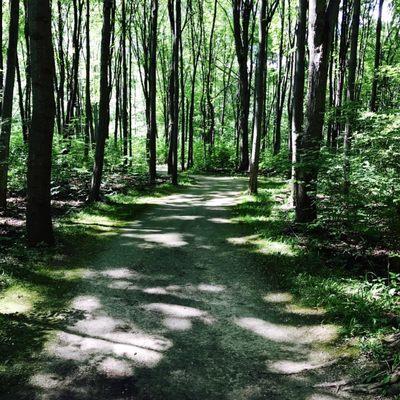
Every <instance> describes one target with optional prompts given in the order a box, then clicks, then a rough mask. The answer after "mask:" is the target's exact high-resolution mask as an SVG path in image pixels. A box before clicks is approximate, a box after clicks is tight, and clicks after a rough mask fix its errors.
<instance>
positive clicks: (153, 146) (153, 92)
mask: <svg viewBox="0 0 400 400" xmlns="http://www.w3.org/2000/svg"><path fill="white" fill-rule="evenodd" d="M151 6H152V7H151V19H150V46H149V47H150V55H149V56H150V63H149V105H150V115H149V119H150V120H149V122H150V123H149V135H148V141H149V144H148V148H149V176H150V183H154V182H155V180H156V177H157V39H158V38H157V36H158V0H152V4H151Z"/></svg>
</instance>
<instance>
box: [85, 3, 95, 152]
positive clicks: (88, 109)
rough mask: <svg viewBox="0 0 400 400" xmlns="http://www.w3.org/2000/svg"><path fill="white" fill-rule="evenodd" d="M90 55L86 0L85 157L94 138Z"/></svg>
mask: <svg viewBox="0 0 400 400" xmlns="http://www.w3.org/2000/svg"><path fill="white" fill-rule="evenodd" d="M90 57H91V54H90V0H86V82H85V119H86V121H85V158H87V156H88V153H89V144H90V142H93V139H94V130H93V111H92V102H91V100H90V86H91V85H90V84H91V82H90V76H91V71H90V70H91V61H90Z"/></svg>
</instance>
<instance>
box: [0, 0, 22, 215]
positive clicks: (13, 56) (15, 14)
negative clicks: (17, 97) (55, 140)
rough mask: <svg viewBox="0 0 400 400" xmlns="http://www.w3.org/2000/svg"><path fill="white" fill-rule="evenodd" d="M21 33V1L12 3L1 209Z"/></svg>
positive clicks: (0, 146)
mask: <svg viewBox="0 0 400 400" xmlns="http://www.w3.org/2000/svg"><path fill="white" fill-rule="evenodd" d="M18 31H19V0H11V3H10V29H9V35H8V50H7V72H6V82H5V88H4V97H3V104H2V113H1V133H0V207H1V208H5V207H6V205H7V186H8V185H7V182H8V161H9V160H8V158H9V153H10V136H11V124H12V108H13V100H14V82H15V70H16V66H17V46H18Z"/></svg>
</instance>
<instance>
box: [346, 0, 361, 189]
mask: <svg viewBox="0 0 400 400" xmlns="http://www.w3.org/2000/svg"><path fill="white" fill-rule="evenodd" d="M360 9H361V0H353V16H352V19H351V37H350V57H349V62H348V78H347V96H346V97H347V103H348V104H347V108H348V111H347V115H346V125H345V131H344V146H343V148H344V164H343V170H344V192H345V194H348V193H349V190H350V150H351V140H352V125H353V123H354V120H355V118H354V113H355V110H354V107H355V104H354V102H355V100H356V72H357V54H358V35H359V30H360Z"/></svg>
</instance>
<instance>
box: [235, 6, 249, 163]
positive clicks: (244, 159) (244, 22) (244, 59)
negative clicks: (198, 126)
mask: <svg viewBox="0 0 400 400" xmlns="http://www.w3.org/2000/svg"><path fill="white" fill-rule="evenodd" d="M232 6H233V34H234V39H235V49H236V57H237V60H238V64H239V104H238V106H239V110H238V114H239V124H238V132H237V136H238V138H239V140H241V141H240V163H239V168H238V169H239V171H247V170H248V168H249V111H250V87H249V72H248V62H249V60H248V55H249V24H250V18H251V11H252V9H253V1H252V0H248V1H245V2H242V1H240V0H233V1H232Z"/></svg>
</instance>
